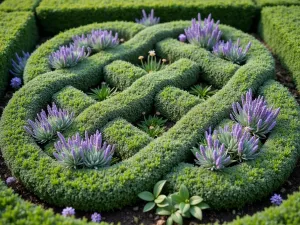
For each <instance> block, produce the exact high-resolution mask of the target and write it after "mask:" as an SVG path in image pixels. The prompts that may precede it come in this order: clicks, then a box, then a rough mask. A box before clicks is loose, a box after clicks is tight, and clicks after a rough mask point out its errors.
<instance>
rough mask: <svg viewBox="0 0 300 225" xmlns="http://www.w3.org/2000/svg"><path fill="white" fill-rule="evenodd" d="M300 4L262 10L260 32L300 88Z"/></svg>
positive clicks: (299, 88)
mask: <svg viewBox="0 0 300 225" xmlns="http://www.w3.org/2000/svg"><path fill="white" fill-rule="evenodd" d="M299 3H300V2H299ZM299 26H300V6H291V7H285V6H278V7H267V8H264V9H263V10H262V13H261V21H260V26H259V33H260V35H261V36H262V38H263V39H264V40H265V41H266V43H267V44H268V45H269V46H270V47H271V48H272V50H273V52H274V53H275V54H276V55H277V56H278V57H279V59H280V61H281V63H282V64H283V65H284V67H286V68H287V69H288V70H289V71H290V72H291V74H292V77H293V79H294V81H295V83H296V85H297V89H298V90H300V61H299V58H300V46H299V36H300V28H299Z"/></svg>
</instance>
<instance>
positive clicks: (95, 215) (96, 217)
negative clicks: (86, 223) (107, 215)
mask: <svg viewBox="0 0 300 225" xmlns="http://www.w3.org/2000/svg"><path fill="white" fill-rule="evenodd" d="M101 219H102V217H101V215H100V213H96V212H95V213H93V214H92V216H91V220H92V222H94V223H100V222H101Z"/></svg>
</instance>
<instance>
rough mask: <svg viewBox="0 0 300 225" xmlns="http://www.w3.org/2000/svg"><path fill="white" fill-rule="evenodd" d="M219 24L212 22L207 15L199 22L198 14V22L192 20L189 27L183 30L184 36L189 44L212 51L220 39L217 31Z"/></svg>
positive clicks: (199, 16)
mask: <svg viewBox="0 0 300 225" xmlns="http://www.w3.org/2000/svg"><path fill="white" fill-rule="evenodd" d="M219 23H220V21H217V22H216V23H214V20H213V19H212V18H211V14H209V16H208V18H205V19H204V22H202V21H201V15H200V13H199V14H198V22H197V20H196V19H192V25H191V27H189V28H187V29H185V30H184V32H185V35H186V37H187V40H188V41H189V43H191V44H194V45H198V46H201V47H203V48H206V49H207V50H212V48H213V46H214V45H215V44H216V43H218V41H219V40H220V38H221V35H222V32H221V31H220V30H219Z"/></svg>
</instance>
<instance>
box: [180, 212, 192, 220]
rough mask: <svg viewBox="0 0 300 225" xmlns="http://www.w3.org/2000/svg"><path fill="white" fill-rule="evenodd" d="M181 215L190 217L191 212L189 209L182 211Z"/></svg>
mask: <svg viewBox="0 0 300 225" xmlns="http://www.w3.org/2000/svg"><path fill="white" fill-rule="evenodd" d="M181 215H182V216H183V217H186V218H191V213H190V211H187V212H186V213H182V214H181Z"/></svg>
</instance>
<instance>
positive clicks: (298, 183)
mask: <svg viewBox="0 0 300 225" xmlns="http://www.w3.org/2000/svg"><path fill="white" fill-rule="evenodd" d="M255 36H256V37H257V35H255ZM257 38H258V37H257ZM258 39H259V38H258ZM274 57H275V59H276V79H277V80H278V81H279V82H280V83H282V84H283V85H284V86H286V87H287V88H288V89H289V90H290V92H291V93H292V94H293V95H294V97H295V98H296V100H297V101H298V103H299V102H300V93H299V91H297V90H296V87H295V84H294V83H293V80H292V78H291V76H290V74H289V72H288V71H287V70H285V69H284V68H283V67H282V65H281V64H280V62H279V60H278V59H277V58H276V56H274ZM12 93H13V92H12V91H11V90H8V92H7V94H6V96H5V97H4V99H2V100H1V102H0V113H1V114H2V111H3V108H4V107H5V106H6V104H7V102H8V100H9V99H10V98H11V97H12ZM0 176H1V179H2V180H5V179H6V178H7V177H8V176H11V173H10V170H9V169H8V168H7V166H6V164H5V162H4V159H3V158H2V155H1V154H0ZM11 187H12V189H13V190H14V191H15V192H16V193H18V194H19V195H21V197H22V198H23V199H25V200H27V201H30V202H32V203H35V204H38V205H41V206H43V207H44V208H46V209H48V208H52V209H53V210H54V211H55V212H57V213H61V211H62V208H59V207H55V206H51V205H49V204H47V203H45V202H42V201H41V200H39V198H38V197H37V196H35V195H34V194H33V193H31V192H29V191H28V190H27V189H26V188H25V187H24V186H23V185H22V183H21V182H19V181H17V182H16V183H15V184H13V185H12V186H11ZM299 187H300V161H298V163H297V165H296V167H295V169H294V171H293V173H292V174H291V176H290V177H289V179H288V180H287V181H286V182H285V183H284V184H283V185H282V187H281V188H280V189H279V190H276V191H275V192H274V193H277V194H281V196H282V197H283V198H284V199H286V198H287V195H288V194H292V193H293V192H295V191H298V190H299ZM270 197H271V196H268V197H266V198H264V199H262V200H261V201H259V202H256V203H254V204H249V205H247V206H245V207H243V208H241V209H235V210H223V211H213V210H206V211H204V219H203V221H201V222H202V223H214V222H217V221H218V222H221V223H222V222H225V221H232V220H234V219H235V218H236V217H237V216H240V217H242V216H244V215H252V214H254V213H256V212H259V211H262V210H263V209H264V208H266V207H269V206H271V203H270V200H269V199H270ZM144 204H145V203H144V202H139V203H137V204H136V205H133V206H127V207H124V208H123V209H121V210H115V211H114V212H103V213H101V214H102V217H103V219H104V220H105V221H107V222H121V223H122V224H128V225H131V224H140V223H144V224H145V225H152V224H161V222H163V221H162V220H161V219H163V217H158V216H156V215H155V214H154V212H151V213H143V212H142V210H143V205H144ZM92 213H93V212H91V213H85V212H79V211H77V212H76V217H78V218H81V217H86V218H90V215H91V214H92ZM197 223H198V221H196V220H186V221H185V224H190V225H192V224H197Z"/></svg>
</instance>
